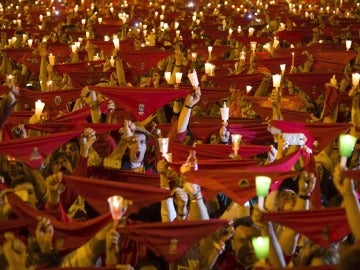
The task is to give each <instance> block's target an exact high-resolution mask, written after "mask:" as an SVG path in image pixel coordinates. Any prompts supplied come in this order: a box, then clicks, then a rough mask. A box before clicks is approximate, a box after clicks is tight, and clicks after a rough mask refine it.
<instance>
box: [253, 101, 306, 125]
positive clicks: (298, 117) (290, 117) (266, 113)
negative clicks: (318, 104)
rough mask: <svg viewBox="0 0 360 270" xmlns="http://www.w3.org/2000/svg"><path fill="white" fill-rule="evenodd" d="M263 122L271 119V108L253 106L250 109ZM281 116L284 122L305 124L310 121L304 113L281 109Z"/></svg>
mask: <svg viewBox="0 0 360 270" xmlns="http://www.w3.org/2000/svg"><path fill="white" fill-rule="evenodd" d="M251 108H252V109H253V110H254V111H255V112H256V113H257V114H258V115H259V116H260V117H261V118H262V119H263V120H267V119H271V117H272V112H273V110H272V108H269V107H262V106H259V105H253V106H252V107H251ZM281 115H282V116H283V118H284V120H287V121H299V122H306V121H308V120H309V119H311V115H310V113H306V112H298V111H292V110H286V109H285V110H284V109H282V108H281Z"/></svg>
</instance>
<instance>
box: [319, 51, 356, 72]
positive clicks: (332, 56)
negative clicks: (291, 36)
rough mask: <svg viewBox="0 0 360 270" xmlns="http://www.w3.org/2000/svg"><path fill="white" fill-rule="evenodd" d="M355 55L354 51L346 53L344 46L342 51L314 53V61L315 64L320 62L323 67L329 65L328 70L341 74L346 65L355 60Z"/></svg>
mask: <svg viewBox="0 0 360 270" xmlns="http://www.w3.org/2000/svg"><path fill="white" fill-rule="evenodd" d="M356 55H357V52H356V51H351V50H350V51H346V49H345V45H344V50H332V51H330V50H326V51H316V52H315V53H314V59H315V63H316V62H320V63H323V65H326V64H329V69H330V70H331V71H333V72H334V71H337V72H341V71H343V70H344V68H345V66H346V64H347V63H349V62H350V61H351V60H353V59H355V57H356Z"/></svg>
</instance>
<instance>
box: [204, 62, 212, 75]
mask: <svg viewBox="0 0 360 270" xmlns="http://www.w3.org/2000/svg"><path fill="white" fill-rule="evenodd" d="M211 66H212V64H211V63H209V62H206V63H205V74H206V75H210V72H211Z"/></svg>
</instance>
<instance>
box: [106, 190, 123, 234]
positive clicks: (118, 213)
mask: <svg viewBox="0 0 360 270" xmlns="http://www.w3.org/2000/svg"><path fill="white" fill-rule="evenodd" d="M107 201H108V204H109V208H110V213H111V217H112V219H113V222H114V228H116V226H117V223H118V221H119V220H120V219H121V218H122V216H123V214H124V213H123V201H124V198H123V197H122V196H119V195H114V196H111V197H109V198H108V199H107Z"/></svg>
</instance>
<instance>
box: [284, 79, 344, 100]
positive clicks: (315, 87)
mask: <svg viewBox="0 0 360 270" xmlns="http://www.w3.org/2000/svg"><path fill="white" fill-rule="evenodd" d="M333 75H335V77H336V79H337V80H338V81H341V80H342V79H343V78H344V73H340V72H326V73H313V72H311V73H288V74H285V77H286V79H288V80H289V81H291V82H293V83H294V84H295V85H296V86H298V87H299V88H300V89H301V90H303V91H304V92H305V93H306V94H307V95H308V96H309V97H310V99H316V98H318V96H319V95H321V94H323V93H324V89H325V84H326V83H329V82H330V80H331V78H332V76H333Z"/></svg>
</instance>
